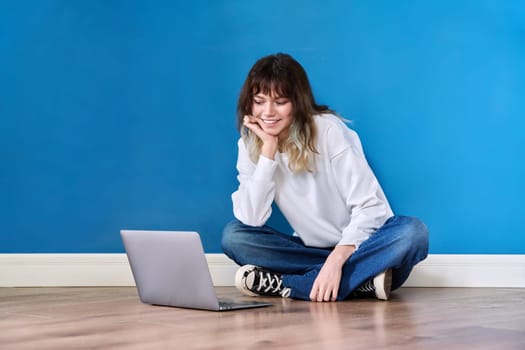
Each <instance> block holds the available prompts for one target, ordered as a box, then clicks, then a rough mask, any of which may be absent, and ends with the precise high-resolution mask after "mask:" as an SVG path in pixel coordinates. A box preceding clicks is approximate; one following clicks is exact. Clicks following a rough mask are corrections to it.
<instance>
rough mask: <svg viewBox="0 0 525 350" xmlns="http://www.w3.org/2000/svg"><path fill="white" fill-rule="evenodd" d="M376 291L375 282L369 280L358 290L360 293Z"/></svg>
mask: <svg viewBox="0 0 525 350" xmlns="http://www.w3.org/2000/svg"><path fill="white" fill-rule="evenodd" d="M375 291H376V288H375V287H374V281H373V280H368V281H366V282H365V283H363V284H362V285H361V286H360V287H359V288H357V292H360V293H372V292H375Z"/></svg>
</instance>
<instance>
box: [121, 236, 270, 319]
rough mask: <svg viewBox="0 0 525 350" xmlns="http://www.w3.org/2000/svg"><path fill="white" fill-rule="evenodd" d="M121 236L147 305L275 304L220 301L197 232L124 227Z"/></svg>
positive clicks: (217, 307)
mask: <svg viewBox="0 0 525 350" xmlns="http://www.w3.org/2000/svg"><path fill="white" fill-rule="evenodd" d="M120 235H121V237H122V241H123V243H124V247H125V249H126V253H127V256H128V261H129V264H130V267H131V271H132V273H133V278H134V279H135V284H136V286H137V291H138V294H139V298H140V300H141V301H142V302H143V303H145V304H151V305H162V306H174V307H183V308H192V309H202V310H212V311H228V310H237V309H247V308H254V307H263V306H270V305H272V304H270V303H264V302H257V301H249V302H248V301H234V300H219V299H218V298H217V295H216V293H215V289H214V287H213V282H212V279H211V275H210V271H209V269H208V263H207V261H206V256H205V255H204V249H203V248H202V243H201V239H200V236H199V234H198V233H197V232H187V231H137V230H121V231H120Z"/></svg>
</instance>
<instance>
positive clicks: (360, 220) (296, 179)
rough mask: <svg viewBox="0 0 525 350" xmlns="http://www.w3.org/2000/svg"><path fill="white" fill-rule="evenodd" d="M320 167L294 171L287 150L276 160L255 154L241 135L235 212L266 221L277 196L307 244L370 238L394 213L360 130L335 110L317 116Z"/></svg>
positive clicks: (248, 220)
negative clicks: (255, 159) (369, 160)
mask: <svg viewBox="0 0 525 350" xmlns="http://www.w3.org/2000/svg"><path fill="white" fill-rule="evenodd" d="M315 124H316V127H317V145H316V146H317V151H318V152H319V154H318V155H317V156H316V159H315V166H316V171H315V172H314V173H310V172H307V171H302V172H299V173H293V172H292V171H290V169H289V167H288V157H287V155H286V154H285V153H277V154H276V155H275V160H271V159H268V158H266V157H264V156H260V157H259V160H258V162H257V164H255V163H253V162H252V161H251V160H250V157H249V155H248V151H247V149H246V147H245V144H244V141H243V140H242V139H240V140H239V142H238V146H239V155H238V159H237V170H238V172H239V175H238V177H237V178H238V180H239V188H238V190H237V191H235V192H234V193H233V194H232V200H233V213H234V215H235V217H236V218H237V219H238V220H239V221H241V222H242V223H244V224H246V225H250V226H262V225H264V224H265V223H266V221H267V220H268V218H269V217H270V214H271V211H272V207H271V205H272V202H273V201H275V203H276V204H277V206H278V207H279V209H280V210H281V212H282V213H283V215H284V217H285V218H286V219H287V220H288V223H289V224H290V226H291V227H292V228H293V229H294V230H295V232H294V235H297V236H299V237H300V238H301V239H302V241H303V242H304V244H305V245H307V246H312V247H323V248H327V247H334V246H336V245H350V244H354V245H355V246H356V247H359V245H360V244H361V243H362V242H364V241H365V240H366V239H367V238H368V237H369V236H370V235H371V234H372V233H373V232H374V231H375V230H377V229H378V228H379V227H381V226H382V225H383V224H384V223H385V221H386V220H387V219H388V218H389V217H391V216H392V215H393V213H392V210H391V209H390V206H389V204H388V201H387V199H386V198H385V195H384V193H383V190H382V189H381V186H380V185H379V183H378V181H377V179H376V177H375V175H374V173H373V172H372V170H371V169H370V167H369V165H368V163H367V161H366V159H365V156H364V153H363V149H362V146H361V141H360V140H359V137H358V136H357V133H356V132H355V131H353V130H351V129H349V128H348V127H347V126H346V124H344V123H343V121H342V120H341V119H339V118H338V117H336V116H334V115H332V114H323V115H319V116H315Z"/></svg>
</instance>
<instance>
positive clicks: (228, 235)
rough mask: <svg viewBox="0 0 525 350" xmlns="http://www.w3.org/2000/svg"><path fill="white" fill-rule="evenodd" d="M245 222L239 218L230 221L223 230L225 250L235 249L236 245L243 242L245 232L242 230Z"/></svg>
mask: <svg viewBox="0 0 525 350" xmlns="http://www.w3.org/2000/svg"><path fill="white" fill-rule="evenodd" d="M243 226H244V225H243V224H242V223H241V222H240V221H238V220H233V221H230V222H229V223H228V224H226V226H225V227H224V230H223V231H222V240H221V246H222V249H223V251H224V252H229V251H232V250H235V247H238V245H239V244H240V243H241V242H242V240H243V238H244V234H243V232H242V228H243Z"/></svg>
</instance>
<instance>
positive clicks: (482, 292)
mask: <svg viewBox="0 0 525 350" xmlns="http://www.w3.org/2000/svg"><path fill="white" fill-rule="evenodd" d="M217 293H218V294H219V296H223V297H231V296H234V297H235V298H239V299H246V298H248V297H243V296H241V295H240V294H239V293H238V292H237V291H236V290H235V289H234V288H230V287H220V288H217ZM261 300H267V301H270V302H272V303H274V305H273V306H271V307H269V308H262V309H251V310H241V311H232V312H220V313H218V312H209V311H199V310H189V309H179V308H168V307H158V306H150V305H144V304H141V303H140V301H139V300H138V297H137V294H136V291H135V289H134V288H127V287H122V288H120V287H118V288H115V287H113V288H0V348H1V349H35V348H37V349H40V350H45V349H72V348H74V349H93V348H98V349H150V348H154V349H164V348H166V349H261V348H266V347H271V348H273V349H343V348H344V349H348V348H352V349H387V348H388V349H443V348H446V349H525V289H495V288H491V289H484V288H402V289H401V290H399V291H397V292H395V293H393V297H392V299H391V300H390V301H388V302H381V301H376V300H369V299H361V300H351V301H345V302H339V303H311V302H303V301H296V300H288V299H279V298H261Z"/></svg>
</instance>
